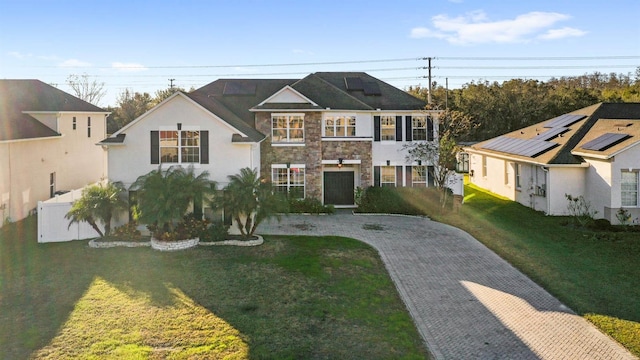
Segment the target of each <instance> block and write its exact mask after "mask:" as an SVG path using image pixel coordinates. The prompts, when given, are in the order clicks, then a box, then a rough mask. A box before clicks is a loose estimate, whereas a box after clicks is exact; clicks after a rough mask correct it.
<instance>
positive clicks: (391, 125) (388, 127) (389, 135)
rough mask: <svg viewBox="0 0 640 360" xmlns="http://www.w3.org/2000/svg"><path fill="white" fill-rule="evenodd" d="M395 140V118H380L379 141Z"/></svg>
mask: <svg viewBox="0 0 640 360" xmlns="http://www.w3.org/2000/svg"><path fill="white" fill-rule="evenodd" d="M395 139H396V117H395V116H380V140H382V141H394V140H395Z"/></svg>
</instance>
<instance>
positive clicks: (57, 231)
mask: <svg viewBox="0 0 640 360" xmlns="http://www.w3.org/2000/svg"><path fill="white" fill-rule="evenodd" d="M80 197H82V189H77V190H72V191H70V192H68V193H65V194H62V195H56V196H55V197H53V198H51V199H49V200H46V201H38V242H39V243H48V242H61V241H71V240H82V239H90V238H95V237H97V236H98V233H97V232H96V231H95V230H94V229H93V228H92V227H91V225H89V224H88V223H86V222H81V223H73V224H71V226H69V220H67V219H65V217H64V216H65V215H66V214H67V213H68V212H69V210H70V209H71V205H72V204H73V202H74V201H75V200H78V199H79V198H80ZM98 226H100V227H102V224H100V223H98Z"/></svg>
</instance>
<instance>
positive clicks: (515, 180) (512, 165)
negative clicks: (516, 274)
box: [465, 103, 640, 224]
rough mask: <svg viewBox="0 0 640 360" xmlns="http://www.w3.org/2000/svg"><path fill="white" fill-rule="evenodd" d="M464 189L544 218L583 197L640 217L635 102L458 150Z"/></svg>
mask: <svg viewBox="0 0 640 360" xmlns="http://www.w3.org/2000/svg"><path fill="white" fill-rule="evenodd" d="M465 151H466V152H467V153H468V154H469V155H470V158H469V179H470V182H471V183H473V184H475V185H477V186H479V187H481V188H484V189H487V190H489V191H491V192H494V193H496V194H499V195H502V196H504V197H507V198H509V199H511V200H514V201H517V202H519V203H521V204H523V205H525V206H528V207H531V208H533V209H535V210H539V211H543V212H545V213H546V214H548V215H568V209H567V205H568V200H567V199H566V197H565V195H566V194H570V195H572V196H574V197H575V196H583V197H584V198H585V199H586V200H587V201H588V202H589V203H590V204H591V206H592V208H593V210H595V211H597V213H596V215H595V217H596V218H604V219H607V220H609V221H610V222H611V223H612V224H618V223H619V222H618V219H617V217H616V213H617V212H618V211H620V209H622V211H626V212H628V213H629V214H630V215H631V221H633V222H635V223H636V224H637V223H638V221H639V218H640V191H639V190H640V103H599V104H595V105H592V106H589V107H586V108H583V109H579V110H576V111H573V112H570V113H568V114H564V115H561V116H558V117H555V118H553V119H549V120H546V121H543V122H541V123H538V124H535V125H531V126H529V127H526V128H523V129H520V130H516V131H514V132H511V133H508V134H505V135H502V136H499V137H496V138H493V139H489V140H486V141H483V142H480V143H477V144H474V145H472V146H469V147H466V148H465Z"/></svg>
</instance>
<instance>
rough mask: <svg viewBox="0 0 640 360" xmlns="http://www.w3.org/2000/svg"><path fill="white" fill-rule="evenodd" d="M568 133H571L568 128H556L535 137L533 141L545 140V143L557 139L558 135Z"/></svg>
mask: <svg viewBox="0 0 640 360" xmlns="http://www.w3.org/2000/svg"><path fill="white" fill-rule="evenodd" d="M567 131H569V128H567V127H554V128H551V129H549V130H547V131H545V132H543V133H542V134H540V135H538V136H536V137H534V138H533V139H531V140H544V141H546V140H550V139H553V138H554V137H556V136H558V135H561V134H564V133H566V132H567Z"/></svg>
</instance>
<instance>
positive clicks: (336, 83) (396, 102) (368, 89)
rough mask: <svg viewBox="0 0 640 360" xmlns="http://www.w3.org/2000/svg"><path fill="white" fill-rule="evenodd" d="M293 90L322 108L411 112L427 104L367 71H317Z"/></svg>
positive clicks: (302, 80) (298, 83)
mask: <svg viewBox="0 0 640 360" xmlns="http://www.w3.org/2000/svg"><path fill="white" fill-rule="evenodd" d="M349 85H351V86H349ZM292 87H293V88H294V89H296V90H298V91H299V92H300V93H302V94H304V95H305V96H307V97H308V98H309V99H311V100H313V101H314V102H315V103H316V104H318V105H320V106H321V107H323V108H331V109H340V110H377V109H380V110H410V111H411V110H423V109H424V107H425V106H426V105H427V103H426V102H424V101H422V100H420V99H418V98H416V97H414V96H413V95H410V94H409V93H407V92H405V91H402V90H400V89H398V88H396V87H394V86H392V85H389V84H387V83H386V82H384V81H382V80H379V79H377V78H375V77H373V76H371V75H369V74H367V73H364V72H317V73H313V74H311V75H309V76H307V77H305V78H303V79H301V80H300V81H298V82H296V83H295V84H294V85H293V86H292Z"/></svg>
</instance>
